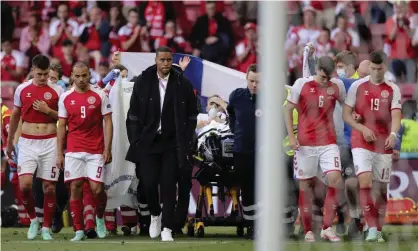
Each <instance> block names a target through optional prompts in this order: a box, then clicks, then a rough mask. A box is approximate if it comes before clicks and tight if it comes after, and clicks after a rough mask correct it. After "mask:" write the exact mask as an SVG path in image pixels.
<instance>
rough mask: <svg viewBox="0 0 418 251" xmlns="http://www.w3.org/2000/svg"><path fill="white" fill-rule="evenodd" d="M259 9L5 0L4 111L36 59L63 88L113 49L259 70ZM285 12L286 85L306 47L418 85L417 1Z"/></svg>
mask: <svg viewBox="0 0 418 251" xmlns="http://www.w3.org/2000/svg"><path fill="white" fill-rule="evenodd" d="M257 7H258V3H257V2H243V1H216V2H208V1H113V2H111V1H68V2H62V1H25V2H20V1H2V2H1V14H2V16H1V29H2V35H1V39H2V44H1V55H0V56H1V81H2V83H3V84H2V98H3V101H4V102H5V103H6V104H8V103H7V102H9V103H10V101H11V99H12V96H13V89H12V88H11V87H9V86H12V85H8V84H6V83H7V82H17V83H21V82H22V81H23V80H24V79H25V78H27V74H28V72H29V69H30V67H31V65H30V62H31V59H32V58H33V57H34V56H35V55H37V54H39V53H41V54H45V55H48V56H50V57H51V59H52V63H59V64H60V65H61V67H62V80H64V81H67V82H68V78H69V76H70V73H71V66H72V65H73V64H74V63H75V62H76V61H84V62H86V63H88V64H89V65H90V67H91V73H92V83H94V82H97V81H99V80H101V79H103V78H104V77H105V76H106V74H107V73H108V72H109V59H110V57H111V56H110V55H112V53H113V52H115V51H118V50H119V51H127V52H153V51H155V49H156V48H158V47H159V46H163V45H167V46H169V47H171V48H172V50H173V51H174V52H176V53H186V54H191V55H194V56H198V57H201V58H203V59H206V60H209V61H211V62H214V63H217V64H221V65H224V66H227V67H230V68H234V69H237V70H239V71H243V72H245V70H246V69H247V67H248V66H249V65H250V64H252V63H256V62H257V57H258V56H260V55H259V53H258V38H257ZM287 7H288V21H289V22H288V26H289V27H288V33H287V35H286V57H287V58H286V59H283V60H286V61H287V62H288V68H287V74H288V77H289V82H288V83H287V84H290V85H291V84H292V83H293V81H294V80H296V79H297V78H298V77H301V66H302V53H303V48H304V46H305V45H306V44H307V43H308V42H313V43H314V45H315V49H316V50H315V54H316V56H322V55H331V56H335V55H336V54H338V53H339V52H341V51H344V50H350V51H353V52H355V53H356V54H357V56H358V62H361V61H362V60H363V59H366V58H367V57H368V53H369V52H371V51H373V50H375V49H382V50H384V51H385V52H386V53H387V54H388V55H389V58H390V69H389V70H390V71H391V72H392V73H393V75H394V76H395V77H396V79H397V83H408V85H404V86H405V88H403V89H402V90H403V93H404V95H407V96H408V95H411V97H412V93H413V88H414V87H415V85H414V84H416V82H417V58H418V29H417V27H418V2H416V1H415V2H413V1H407V2H402V1H396V2H390V1H373V2H367V1H356V2H350V1H325V2H324V1H291V2H287Z"/></svg>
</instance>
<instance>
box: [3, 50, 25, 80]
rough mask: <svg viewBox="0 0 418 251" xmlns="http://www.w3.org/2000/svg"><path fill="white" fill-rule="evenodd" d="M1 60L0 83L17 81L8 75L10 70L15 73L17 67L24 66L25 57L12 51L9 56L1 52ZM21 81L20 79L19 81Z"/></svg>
mask: <svg viewBox="0 0 418 251" xmlns="http://www.w3.org/2000/svg"><path fill="white" fill-rule="evenodd" d="M0 59H1V80H2V81H19V78H15V77H13V76H12V74H11V73H10V70H13V71H15V70H16V68H17V67H24V66H25V62H24V61H25V55H24V54H23V53H21V52H19V51H16V50H13V51H12V53H11V54H10V55H6V54H5V53H4V52H3V51H2V52H0ZM20 80H21V79H20Z"/></svg>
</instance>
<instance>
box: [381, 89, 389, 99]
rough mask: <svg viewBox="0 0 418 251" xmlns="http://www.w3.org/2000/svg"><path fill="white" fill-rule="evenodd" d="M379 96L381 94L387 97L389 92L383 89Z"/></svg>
mask: <svg viewBox="0 0 418 251" xmlns="http://www.w3.org/2000/svg"><path fill="white" fill-rule="evenodd" d="M380 96H382V97H383V98H387V97H389V92H388V91H386V90H383V91H382V92H381V93H380Z"/></svg>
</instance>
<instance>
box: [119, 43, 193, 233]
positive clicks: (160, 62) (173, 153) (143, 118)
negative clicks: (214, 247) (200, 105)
mask: <svg viewBox="0 0 418 251" xmlns="http://www.w3.org/2000/svg"><path fill="white" fill-rule="evenodd" d="M172 62H173V55H172V53H171V50H170V48H168V47H160V48H158V49H157V52H156V57H155V63H156V65H153V66H151V67H149V68H147V69H146V70H145V71H143V72H142V74H141V75H140V76H138V78H137V79H136V81H135V84H134V90H133V92H132V96H131V101H130V107H129V111H128V116H127V121H126V126H127V132H128V139H129V142H130V147H129V150H128V153H127V156H126V160H128V161H131V162H134V163H136V164H137V168H136V171H137V173H138V176H139V179H140V183H141V189H143V191H144V194H145V196H146V199H147V201H148V208H149V211H150V214H151V224H150V228H149V234H150V237H151V238H156V237H158V236H159V235H160V234H161V239H162V240H163V241H173V238H172V229H173V228H174V222H173V219H174V207H175V205H176V190H177V188H176V184H177V180H178V176H179V175H181V173H182V170H184V169H187V168H191V165H190V162H189V160H191V157H190V156H189V155H190V149H191V144H192V140H193V135H194V130H195V128H196V118H197V114H198V111H197V108H196V107H197V106H196V97H195V95H194V92H193V87H192V85H191V84H190V82H189V81H188V80H187V79H186V78H184V77H183V76H182V74H181V73H179V72H178V71H176V70H175V69H173V68H172ZM158 186H160V193H161V203H162V204H163V205H164V206H163V208H162V209H161V206H160V194H159V192H158ZM161 227H163V231H162V232H161Z"/></svg>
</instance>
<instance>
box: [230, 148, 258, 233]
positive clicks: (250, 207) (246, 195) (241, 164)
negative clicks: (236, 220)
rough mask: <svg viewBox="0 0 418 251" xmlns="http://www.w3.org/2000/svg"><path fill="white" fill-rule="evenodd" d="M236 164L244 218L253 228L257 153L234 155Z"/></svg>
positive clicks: (255, 207) (255, 208)
mask: <svg viewBox="0 0 418 251" xmlns="http://www.w3.org/2000/svg"><path fill="white" fill-rule="evenodd" d="M234 164H235V170H236V172H237V176H238V177H237V178H238V183H239V184H240V187H241V198H242V207H243V218H244V219H245V220H246V222H247V223H248V225H250V226H252V224H254V220H255V219H256V213H257V205H256V203H255V153H238V152H235V153H234Z"/></svg>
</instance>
